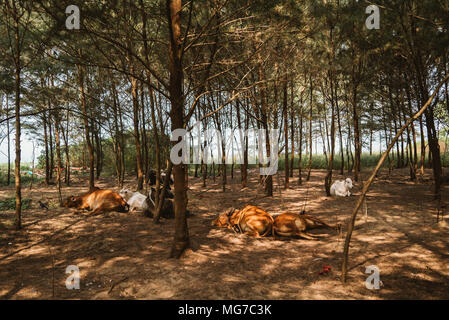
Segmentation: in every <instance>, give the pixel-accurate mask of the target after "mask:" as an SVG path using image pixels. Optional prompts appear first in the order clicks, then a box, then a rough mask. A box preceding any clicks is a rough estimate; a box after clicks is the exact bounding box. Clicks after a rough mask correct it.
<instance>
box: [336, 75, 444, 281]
mask: <svg viewBox="0 0 449 320" xmlns="http://www.w3.org/2000/svg"><path fill="white" fill-rule="evenodd" d="M448 80H449V74H447V75H446V77H445V78H444V80H443V81H441V82H440V84H439V85H438V86H437V87H436V89H435V91H434V93H433V94H432V96H431V97H430V98H429V100H427V102H426V103H425V105H424V106H423V107H422V108H421V110H419V111H418V112H417V113H416V114H415V115H414V116H413V117H412V118H410V119H409V120H408V121H407V122H406V123H405V124H404V125H403V126H402V128H401V129H400V130H399V131H398V132H397V133H396V136H395V137H394V139H393V140H392V141H391V142H390V145H389V146H388V148H387V150H386V151H385V152H384V153H383V155H382V157H381V158H380V159H379V162H378V163H377V166H376V168H375V169H374V170H373V172H372V173H371V176H370V178H369V179H368V180H367V181H366V182H365V184H364V185H363V191H362V194H361V195H360V197H359V199H358V200H357V204H356V206H355V208H354V210H353V211H352V215H351V220H350V221H349V225H348V232H347V233H346V239H345V245H344V251H343V263H342V266H341V280H342V282H343V283H345V282H346V276H347V270H348V255H349V243H350V242H351V236H352V231H353V230H354V224H355V219H356V217H357V212H358V211H359V209H360V206H361V205H362V203H363V201H364V200H365V196H366V193H367V192H368V189H369V187H370V186H371V184H372V183H373V180H374V178H375V177H376V174H377V172H378V171H379V169H380V167H381V166H382V164H383V163H384V161H385V159H386V158H387V155H388V153H389V152H390V151H391V149H392V148H393V146H394V144H395V143H396V141H397V140H398V138H399V137H400V136H401V135H402V133H403V132H404V130H405V129H406V128H407V127H408V126H409V125H410V124H411V123H412V122H413V121H415V120H416V119H418V118H419V117H420V116H421V115H422V114H423V113H424V111H426V109H427V108H428V107H429V106H430V104H431V103H432V101H433V99H434V98H435V96H436V95H437V93H438V91H439V90H440V89H441V87H442V86H443V84H444V83H446V82H447V81H448Z"/></svg>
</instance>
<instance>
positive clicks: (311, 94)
mask: <svg viewBox="0 0 449 320" xmlns="http://www.w3.org/2000/svg"><path fill="white" fill-rule="evenodd" d="M309 77H310V106H309V109H310V114H309V170H308V172H307V179H306V181H309V180H310V173H311V172H312V152H313V148H312V141H313V139H312V117H313V84H312V75H310V76H309Z"/></svg>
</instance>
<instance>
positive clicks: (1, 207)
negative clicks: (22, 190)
mask: <svg viewBox="0 0 449 320" xmlns="http://www.w3.org/2000/svg"><path fill="white" fill-rule="evenodd" d="M30 205H31V199H22V209H28V208H29V207H30ZM15 208H16V198H15V197H11V198H6V199H3V200H0V211H5V210H14V209H15Z"/></svg>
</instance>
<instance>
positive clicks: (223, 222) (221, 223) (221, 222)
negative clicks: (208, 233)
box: [212, 208, 235, 227]
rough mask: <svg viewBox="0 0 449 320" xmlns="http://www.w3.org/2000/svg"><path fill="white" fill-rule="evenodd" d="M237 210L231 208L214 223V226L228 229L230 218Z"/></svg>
mask: <svg viewBox="0 0 449 320" xmlns="http://www.w3.org/2000/svg"><path fill="white" fill-rule="evenodd" d="M234 211H235V209H234V208H231V209H229V210H228V211H226V212H224V213H222V214H220V215H219V216H218V218H217V219H215V220H214V221H212V225H213V226H216V227H228V226H229V218H230V217H231V216H232V214H233V213H234Z"/></svg>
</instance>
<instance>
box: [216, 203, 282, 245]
mask: <svg viewBox="0 0 449 320" xmlns="http://www.w3.org/2000/svg"><path fill="white" fill-rule="evenodd" d="M273 222H274V220H273V217H272V216H271V215H270V214H269V213H267V212H266V211H264V210H262V209H260V208H258V207H256V206H252V205H247V206H246V207H245V208H243V209H242V210H236V209H234V208H232V209H230V210H228V211H227V212H225V213H223V214H221V215H220V216H219V217H218V218H217V219H215V220H214V221H213V222H212V225H213V226H217V227H227V228H228V229H233V230H236V231H239V232H241V233H246V234H248V235H251V236H255V237H256V238H260V237H265V236H267V235H269V234H271V233H272V229H273Z"/></svg>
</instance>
